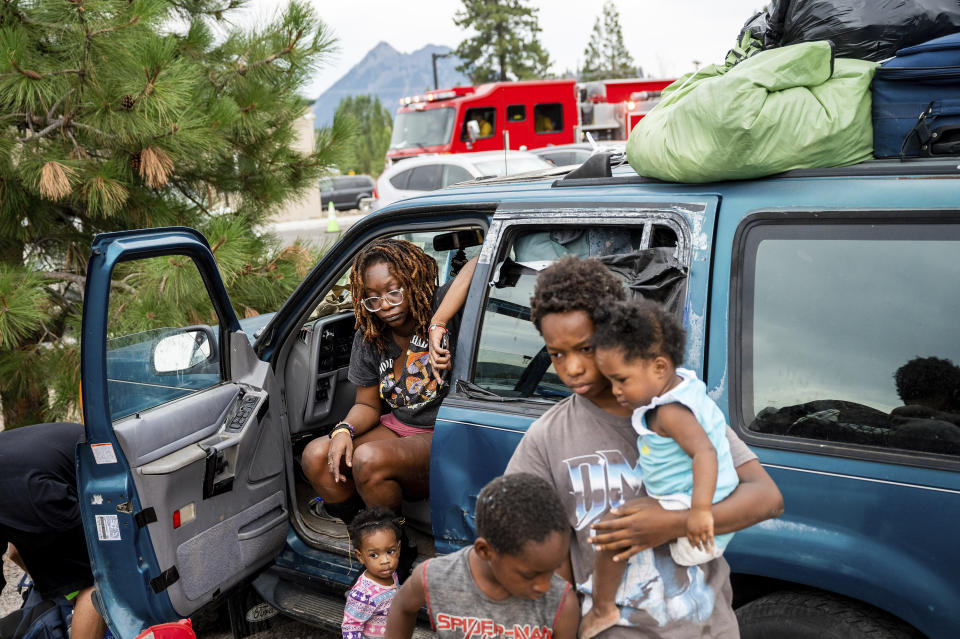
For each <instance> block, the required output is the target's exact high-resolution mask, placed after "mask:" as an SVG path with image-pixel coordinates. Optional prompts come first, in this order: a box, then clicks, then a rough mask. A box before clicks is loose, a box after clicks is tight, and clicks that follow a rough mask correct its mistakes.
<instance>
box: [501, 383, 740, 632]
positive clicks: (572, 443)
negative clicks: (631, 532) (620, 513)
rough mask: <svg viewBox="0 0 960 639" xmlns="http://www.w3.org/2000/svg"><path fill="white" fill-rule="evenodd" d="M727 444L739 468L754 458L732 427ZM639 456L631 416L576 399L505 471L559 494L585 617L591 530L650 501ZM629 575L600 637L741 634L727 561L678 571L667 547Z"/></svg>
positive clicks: (528, 439) (538, 428)
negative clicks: (530, 477)
mask: <svg viewBox="0 0 960 639" xmlns="http://www.w3.org/2000/svg"><path fill="white" fill-rule="evenodd" d="M727 439H728V440H729V442H730V452H731V455H732V457H733V465H734V466H739V465H741V464H743V463H745V462H748V461H750V460H751V459H755V458H756V455H754V454H753V453H752V452H751V451H750V449H749V448H747V446H746V445H745V444H744V443H743V442H742V441H740V439H739V438H738V437H737V436H736V435H735V434H734V433H733V431H731V430H730V429H729V428H728V429H727ZM638 456H639V453H638V451H637V435H636V432H635V431H634V430H633V427H632V426H631V424H630V418H629V417H616V416H614V415H611V414H610V413H607V412H606V411H604V410H602V409H601V408H599V407H598V406H597V405H596V404H594V403H593V402H591V401H590V400H588V399H584V398H583V397H580V396H578V395H572V396H570V397H568V398H566V399H564V400H563V401H561V402H560V403H558V404H557V405H556V406H554V407H552V408H551V409H550V410H548V411H547V412H546V413H545V414H544V415H543V416H542V417H541V418H540V419H538V420H537V421H536V422H534V423H533V424H532V425H531V426H530V429H529V430H528V431H527V433H526V435H524V437H523V439H522V440H521V441H520V445H519V446H518V447H517V450H516V452H515V453H514V454H513V457H512V458H511V459H510V463H509V464H508V465H507V470H506V472H507V473H518V472H528V473H532V474H534V475H538V476H540V477H543V478H544V479H546V480H547V481H548V482H550V483H551V484H552V485H553V486H554V488H555V489H556V491H557V494H558V495H560V498H561V500H562V501H563V504H564V507H565V508H566V510H567V513H568V514H569V517H570V526H571V528H572V529H573V538H572V540H571V543H570V558H571V562H572V564H573V576H574V580H575V581H576V582H577V589H578V590H579V591H580V592H581V593H583V594H584V595H586V597H585V601H584V607H583V612H584V613H585V612H586V611H587V610H589V606H590V599H589V593H590V592H591V590H592V580H591V574H592V573H593V548H592V547H591V546H590V544H588V543H587V538H588V537H589V536H590V524H591V523H593V522H595V521H597V520H599V519H600V518H601V517H603V516H604V515H605V514H606V513H607V511H609V510H610V509H611V508H613V507H614V506H618V505H620V504H623V503H624V502H626V501H628V500H631V499H634V498H635V497H641V496H644V495H645V493H644V491H643V476H642V473H641V471H640V468H639V466H638V464H637V458H638ZM630 571H631V572H630V574H628V575H627V579H626V582H627V583H628V585H629V588H626V589H624V588H621V590H620V591H619V592H618V593H617V605H618V606H620V612H621V618H620V625H618V626H615V627H613V628H611V629H610V630H608V631H606V632H604V633H602V634H601V635H600V637H601V638H602V639H616V638H619V637H624V638H630V639H636V638H637V637H658V638H661V639H689V638H692V637H705V638H706V637H709V638H712V639H720V638H723V639H727V638H728V637H739V636H740V631H739V629H738V627H737V620H736V617H735V616H734V614H733V609H732V607H731V601H732V598H733V593H732V590H731V588H730V579H729V576H730V568H729V566H728V565H727V562H726V561H724V559H723V558H722V557H721V558H719V559H714V560H713V561H711V562H709V563H706V564H701V565H699V566H678V565H677V564H675V563H674V562H673V559H672V558H671V556H670V549H669V546H667V545H664V546H660V547H658V548H653V549H650V550H645V551H643V552H641V553H639V554H638V555H637V556H636V558H635V560H634V561H633V562H632V563H631V565H630Z"/></svg>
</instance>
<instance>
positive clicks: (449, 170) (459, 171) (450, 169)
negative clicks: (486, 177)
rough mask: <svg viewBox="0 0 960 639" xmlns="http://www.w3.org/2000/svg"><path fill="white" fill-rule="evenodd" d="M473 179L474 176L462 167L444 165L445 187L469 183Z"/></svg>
mask: <svg viewBox="0 0 960 639" xmlns="http://www.w3.org/2000/svg"><path fill="white" fill-rule="evenodd" d="M472 179H473V176H472V175H470V173H469V172H468V171H467V170H466V169H465V168H463V167H462V166H457V165H456V164H444V165H443V186H450V185H451V184H457V183H459V182H468V181H470V180H472Z"/></svg>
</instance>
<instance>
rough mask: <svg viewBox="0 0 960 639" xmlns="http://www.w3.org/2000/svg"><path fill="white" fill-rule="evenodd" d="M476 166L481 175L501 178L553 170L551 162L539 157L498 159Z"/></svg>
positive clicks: (479, 163)
mask: <svg viewBox="0 0 960 639" xmlns="http://www.w3.org/2000/svg"><path fill="white" fill-rule="evenodd" d="M475 166H476V167H477V170H478V171H480V175H483V176H491V177H493V176H496V177H500V176H503V175H513V174H515V173H526V172H527V171H539V170H541V169H549V168H551V167H550V163H549V162H547V161H546V160H542V159H540V158H538V157H530V158H517V157H512V158H509V159H507V160H504V159H502V158H497V159H495V160H486V161H483V162H476V163H475Z"/></svg>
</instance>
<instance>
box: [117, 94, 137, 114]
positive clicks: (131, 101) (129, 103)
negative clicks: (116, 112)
mask: <svg viewBox="0 0 960 639" xmlns="http://www.w3.org/2000/svg"><path fill="white" fill-rule="evenodd" d="M136 103H137V101H136V99H135V98H134V97H133V96H132V95H125V96H123V97H122V98H120V107H121V108H122V109H123V110H125V111H129V110H130V109H132V108H133V107H134V105H135V104H136Z"/></svg>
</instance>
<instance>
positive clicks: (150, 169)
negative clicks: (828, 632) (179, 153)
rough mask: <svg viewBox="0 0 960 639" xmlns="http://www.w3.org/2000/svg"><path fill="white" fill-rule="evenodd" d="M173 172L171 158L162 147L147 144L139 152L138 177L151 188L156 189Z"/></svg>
mask: <svg viewBox="0 0 960 639" xmlns="http://www.w3.org/2000/svg"><path fill="white" fill-rule="evenodd" d="M171 173H173V160H171V159H170V156H169V155H167V152H166V151H164V150H163V149H159V148H157V147H155V146H148V147H147V148H145V149H144V150H143V151H141V152H140V177H142V178H143V181H144V182H146V183H147V186H149V187H150V188H152V189H157V188H160V187H161V186H163V185H164V184H166V183H167V182H169V181H170V174H171Z"/></svg>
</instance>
